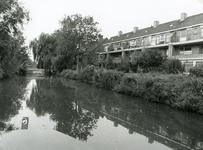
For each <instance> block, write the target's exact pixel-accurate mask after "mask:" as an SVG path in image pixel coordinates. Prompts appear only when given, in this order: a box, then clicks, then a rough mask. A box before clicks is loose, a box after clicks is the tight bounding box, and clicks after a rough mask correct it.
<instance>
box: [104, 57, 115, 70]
mask: <svg viewBox="0 0 203 150" xmlns="http://www.w3.org/2000/svg"><path fill="white" fill-rule="evenodd" d="M105 68H106V69H115V65H114V63H113V58H112V57H111V56H109V57H108V58H107V59H106V62H105Z"/></svg>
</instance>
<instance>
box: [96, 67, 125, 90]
mask: <svg viewBox="0 0 203 150" xmlns="http://www.w3.org/2000/svg"><path fill="white" fill-rule="evenodd" d="M123 74H124V73H123V72H119V71H115V70H106V69H103V70H102V69H100V70H97V71H95V74H94V80H93V84H94V85H96V86H98V87H101V88H104V89H108V90H112V89H113V88H114V87H115V86H116V84H119V82H120V80H121V77H122V76H123Z"/></svg>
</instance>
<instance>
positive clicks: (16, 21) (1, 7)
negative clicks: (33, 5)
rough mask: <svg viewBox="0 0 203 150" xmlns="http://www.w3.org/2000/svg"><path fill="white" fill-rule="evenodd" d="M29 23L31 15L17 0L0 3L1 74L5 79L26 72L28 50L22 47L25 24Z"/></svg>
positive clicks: (4, 0)
mask: <svg viewBox="0 0 203 150" xmlns="http://www.w3.org/2000/svg"><path fill="white" fill-rule="evenodd" d="M27 21H29V13H28V12H27V11H26V10H25V9H24V8H23V6H22V5H20V3H19V2H18V1H17V0H1V1H0V68H1V69H0V70H1V72H0V74H1V76H2V74H3V76H4V77H8V76H11V75H13V74H15V73H17V74H21V71H22V70H25V63H26V60H27V59H28V54H27V48H26V47H22V45H23V44H24V37H23V35H22V27H23V24H25V23H27Z"/></svg>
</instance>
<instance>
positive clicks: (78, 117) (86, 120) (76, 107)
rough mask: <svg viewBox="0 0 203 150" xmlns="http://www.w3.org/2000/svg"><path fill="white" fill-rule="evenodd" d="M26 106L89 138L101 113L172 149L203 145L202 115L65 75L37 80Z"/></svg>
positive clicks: (59, 126)
mask: <svg viewBox="0 0 203 150" xmlns="http://www.w3.org/2000/svg"><path fill="white" fill-rule="evenodd" d="M36 82H37V86H35V88H34V89H33V91H32V94H31V98H30V101H27V106H29V108H30V109H32V110H33V111H35V112H36V114H37V115H38V116H43V115H45V114H47V113H48V114H50V118H51V119H52V120H54V121H55V122H57V125H56V127H55V128H56V130H58V131H60V132H63V133H65V134H68V135H70V136H72V137H74V138H78V139H80V140H82V141H86V140H87V138H88V136H91V135H92V133H91V132H92V130H93V129H94V128H96V123H97V121H98V120H97V119H99V116H101V117H103V116H106V118H107V119H108V120H110V121H112V122H114V126H118V125H121V126H123V127H125V128H127V129H129V134H133V133H138V134H141V135H144V136H146V137H147V138H148V142H149V143H153V142H154V141H158V142H159V143H162V144H164V145H166V146H168V147H171V148H173V149H191V148H193V149H201V148H203V140H202V139H203V133H202V130H203V128H202V127H203V122H202V121H201V120H203V116H202V115H198V114H193V113H189V112H184V111H179V110H177V109H173V108H171V107H168V106H164V105H159V104H154V103H149V102H146V101H142V100H141V99H136V98H132V97H128V96H124V95H120V94H117V93H114V92H111V91H106V90H102V89H97V88H93V87H91V86H90V85H86V84H81V83H76V82H74V81H71V80H65V79H64V78H57V79H54V80H52V79H46V80H36Z"/></svg>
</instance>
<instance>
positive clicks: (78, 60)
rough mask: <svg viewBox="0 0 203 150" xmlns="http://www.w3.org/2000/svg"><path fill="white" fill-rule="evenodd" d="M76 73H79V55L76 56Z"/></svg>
mask: <svg viewBox="0 0 203 150" xmlns="http://www.w3.org/2000/svg"><path fill="white" fill-rule="evenodd" d="M77 72H78V73H80V68H79V53H78V54H77Z"/></svg>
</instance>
